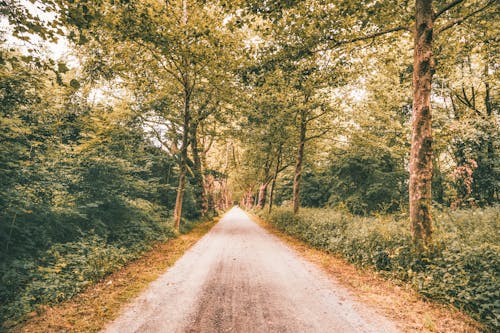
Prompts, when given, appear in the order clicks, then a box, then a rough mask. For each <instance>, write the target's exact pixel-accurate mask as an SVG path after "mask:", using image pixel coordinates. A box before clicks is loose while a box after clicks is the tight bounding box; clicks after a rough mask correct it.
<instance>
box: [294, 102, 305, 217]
mask: <svg viewBox="0 0 500 333" xmlns="http://www.w3.org/2000/svg"><path fill="white" fill-rule="evenodd" d="M306 131H307V119H306V115H305V112H304V111H302V112H301V114H300V136H299V149H298V150H297V159H296V162H295V171H294V175H293V213H294V214H297V213H298V212H299V207H300V181H301V179H302V163H303V160H304V146H305V144H306Z"/></svg>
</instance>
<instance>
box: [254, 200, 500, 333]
mask: <svg viewBox="0 0 500 333" xmlns="http://www.w3.org/2000/svg"><path fill="white" fill-rule="evenodd" d="M264 218H266V219H267V220H268V221H269V222H271V223H272V224H273V225H274V226H276V227H277V228H278V229H279V230H281V231H284V232H285V233H287V234H289V235H292V236H294V237H296V238H299V239H300V240H302V241H305V242H307V243H308V244H310V245H312V246H314V247H316V248H319V249H322V250H325V251H327V252H330V253H335V254H339V255H341V256H342V257H344V258H345V259H347V260H348V261H349V262H351V263H354V264H357V265H359V266H361V267H369V268H373V269H375V270H377V271H380V272H381V274H383V275H384V276H386V277H389V278H392V279H396V280H400V281H404V282H406V283H410V284H411V285H412V286H413V287H414V288H415V289H416V290H417V291H418V292H419V293H420V294H421V295H423V296H424V297H426V298H429V299H433V300H436V301H439V302H442V303H447V304H452V305H454V306H455V307H457V308H459V309H462V310H464V311H465V312H467V313H469V314H470V315H471V316H472V317H473V318H475V319H477V320H478V321H480V322H483V323H484V324H485V325H487V329H488V330H491V331H496V332H498V330H499V329H500V325H499V319H500V312H499V307H500V295H499V291H500V283H499V281H498V278H499V272H500V257H499V254H500V246H499V244H500V235H499V234H498V224H499V221H500V209H499V207H491V208H486V209H474V210H457V211H451V210H443V211H439V212H436V213H435V215H434V219H435V234H434V246H433V248H432V249H430V250H428V251H427V252H426V253H425V254H421V253H419V252H417V251H415V249H414V248H413V246H412V241H411V235H410V233H409V228H408V223H407V218H406V216H402V215H399V216H398V215H388V216H380V217H359V216H354V215H349V214H345V213H340V212H338V211H334V210H329V209H303V210H302V211H301V212H300V213H299V214H298V215H294V214H293V213H292V211H291V210H289V209H285V208H280V209H276V210H274V211H273V212H272V213H271V214H270V215H265V216H264Z"/></svg>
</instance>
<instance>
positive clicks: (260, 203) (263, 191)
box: [257, 180, 269, 209]
mask: <svg viewBox="0 0 500 333" xmlns="http://www.w3.org/2000/svg"><path fill="white" fill-rule="evenodd" d="M268 186H269V181H267V180H266V181H265V182H264V183H262V184H260V188H259V197H258V200H257V207H258V208H259V209H262V208H264V206H265V205H266V198H267V187H268Z"/></svg>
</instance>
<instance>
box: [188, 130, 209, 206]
mask: <svg viewBox="0 0 500 333" xmlns="http://www.w3.org/2000/svg"><path fill="white" fill-rule="evenodd" d="M202 150H203V148H202V149H200V147H199V145H198V121H192V123H191V152H192V154H193V174H194V177H193V183H194V184H193V185H194V187H195V190H194V194H195V200H196V203H197V206H198V208H199V209H200V212H201V215H202V216H205V214H206V213H207V210H208V201H207V195H206V189H205V182H204V177H203V167H202V163H201V156H200V154H201V153H202Z"/></svg>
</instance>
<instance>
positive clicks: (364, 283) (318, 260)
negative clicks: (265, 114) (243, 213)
mask: <svg viewBox="0 0 500 333" xmlns="http://www.w3.org/2000/svg"><path fill="white" fill-rule="evenodd" d="M252 218H253V219H254V220H255V221H256V222H257V223H258V224H259V225H261V226H262V227H264V228H265V229H266V230H268V231H269V232H271V233H272V234H274V235H275V236H277V237H279V238H280V239H281V240H282V241H284V242H285V243H286V244H287V245H288V246H290V247H291V248H293V249H294V250H295V251H297V252H298V253H299V254H300V255H301V256H302V257H304V258H305V259H306V260H308V261H310V262H313V263H315V264H316V265H317V266H319V267H320V268H322V270H323V271H324V272H326V273H327V274H328V275H329V276H330V277H332V278H333V279H334V280H336V281H338V282H339V283H340V284H341V285H343V286H345V287H347V288H348V289H349V291H350V292H351V293H352V294H353V295H354V296H355V297H356V298H357V300H358V301H360V302H363V303H365V304H369V305H371V306H372V307H373V308H375V309H376V310H377V311H378V312H380V313H381V314H382V315H384V316H386V317H387V318H389V319H391V320H393V321H394V322H396V323H397V325H398V327H399V328H400V329H401V330H402V331H403V332H412V333H413V332H415V333H416V332H423V333H430V332H433V333H436V332H437V333H457V332H461V333H477V332H481V331H483V329H484V327H483V326H482V325H481V324H480V323H478V322H476V321H475V320H473V319H471V318H470V317H469V316H467V315H466V314H464V313H462V312H460V311H458V310H457V309H455V308H453V307H452V306H447V305H443V304H438V303H435V302H430V301H426V300H424V299H423V298H422V297H421V296H420V295H419V294H418V293H417V292H416V291H414V290H413V289H412V288H411V286H410V285H408V284H405V283H395V282H394V281H390V280H387V279H385V278H383V277H382V276H381V275H380V274H379V273H377V272H375V271H374V270H372V269H369V268H360V267H358V266H355V265H353V264H350V263H348V262H347V261H346V260H345V259H342V258H341V257H340V256H338V255H335V254H329V253H326V252H324V251H322V250H319V249H316V248H314V247H312V246H311V245H308V244H307V243H305V242H303V241H300V240H297V239H296V238H294V237H292V236H290V235H286V234H284V233H283V232H281V231H279V230H278V229H277V228H276V227H275V226H273V225H272V224H270V223H268V222H266V221H264V220H263V219H261V218H259V217H257V216H255V215H252Z"/></svg>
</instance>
